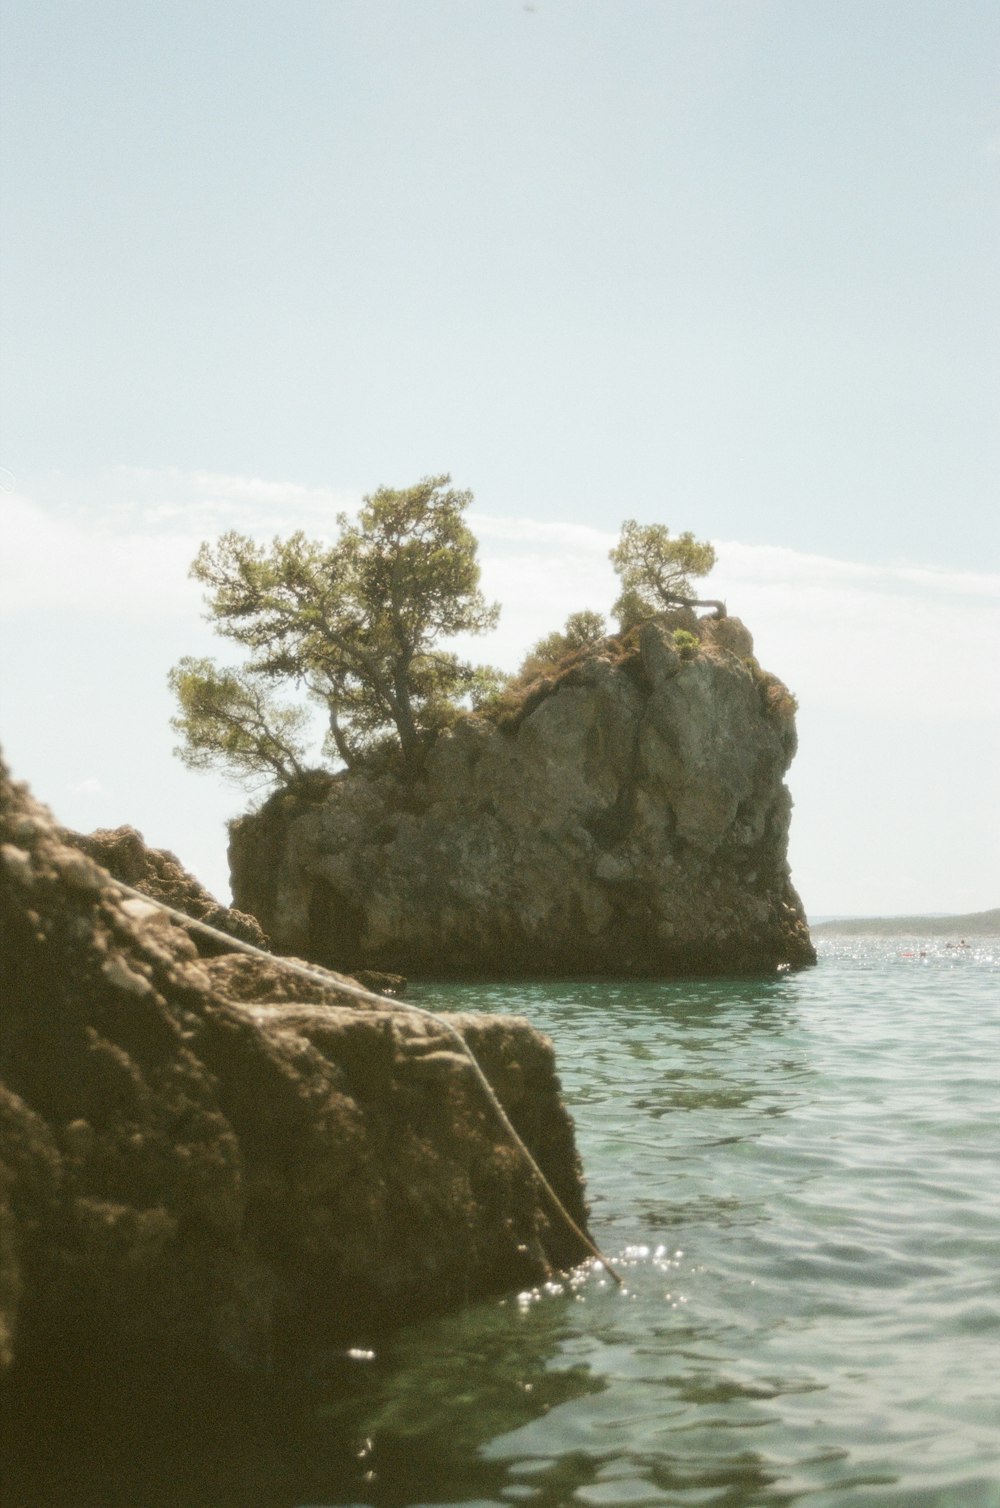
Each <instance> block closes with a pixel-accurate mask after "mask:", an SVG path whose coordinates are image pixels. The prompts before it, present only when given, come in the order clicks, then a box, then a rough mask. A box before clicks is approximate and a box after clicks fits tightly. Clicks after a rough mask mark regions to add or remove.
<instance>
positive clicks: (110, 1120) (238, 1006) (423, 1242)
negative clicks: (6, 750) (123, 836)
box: [0, 766, 585, 1383]
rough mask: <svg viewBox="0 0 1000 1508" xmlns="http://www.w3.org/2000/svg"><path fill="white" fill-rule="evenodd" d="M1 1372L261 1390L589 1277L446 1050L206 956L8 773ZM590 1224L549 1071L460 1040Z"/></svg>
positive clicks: (411, 1020)
mask: <svg viewBox="0 0 1000 1508" xmlns="http://www.w3.org/2000/svg"><path fill="white" fill-rule="evenodd" d="M0 996H2V999H3V1031H2V1036H0V1243H2V1250H3V1259H2V1262H0V1363H2V1366H3V1367H6V1368H8V1369H9V1371H10V1375H12V1376H15V1377H16V1376H17V1375H18V1374H20V1375H21V1376H22V1377H23V1376H24V1375H34V1376H38V1375H41V1376H44V1375H45V1374H46V1371H47V1369H51V1370H52V1371H53V1373H55V1372H58V1373H60V1374H63V1375H65V1374H66V1373H67V1372H70V1373H73V1372H75V1371H94V1370H96V1371H97V1373H99V1374H100V1375H103V1376H109V1375H112V1374H114V1375H116V1376H118V1377H120V1376H121V1375H123V1374H125V1375H127V1374H128V1373H129V1371H130V1370H133V1369H134V1370H137V1371H141V1370H142V1369H143V1368H145V1369H147V1370H149V1369H153V1370H155V1372H156V1375H157V1378H158V1379H159V1381H160V1382H161V1383H162V1382H163V1381H164V1379H167V1380H169V1379H170V1378H171V1377H174V1376H176V1377H182V1376H183V1377H184V1378H185V1379H187V1380H188V1381H190V1379H191V1378H192V1376H196V1375H198V1374H199V1372H204V1371H206V1370H207V1369H210V1368H214V1367H217V1366H219V1365H223V1366H224V1367H227V1368H234V1369H236V1370H238V1371H241V1372H243V1373H244V1374H251V1375H255V1374H263V1373H264V1372H267V1371H272V1370H273V1369H274V1368H276V1367H278V1366H280V1365H281V1364H282V1362H283V1361H287V1360H289V1359H296V1358H301V1356H302V1355H303V1353H306V1352H308V1351H309V1350H310V1349H311V1348H315V1347H317V1346H323V1345H329V1344H331V1343H336V1344H339V1343H350V1342H352V1341H355V1340H357V1339H359V1338H362V1337H364V1336H366V1335H369V1334H371V1333H374V1332H376V1331H378V1330H379V1329H382V1328H384V1327H386V1326H389V1325H394V1324H398V1323H400V1322H403V1321H408V1320H411V1319H414V1318H416V1317H418V1316H420V1315H422V1314H425V1313H428V1312H431V1311H434V1310H439V1309H442V1308H445V1307H447V1306H449V1305H455V1304H459V1303H462V1302H464V1301H466V1300H469V1299H472V1298H475V1297H477V1296H480V1295H485V1294H489V1293H495V1292H499V1291H502V1290H507V1289H511V1288H514V1287H518V1286H522V1285H524V1284H529V1283H532V1282H535V1281H538V1280H539V1279H541V1278H543V1277H545V1276H546V1275H548V1274H550V1273H551V1272H552V1271H553V1269H555V1268H557V1267H563V1266H568V1265H570V1264H572V1263H573V1262H575V1261H578V1260H579V1259H580V1258H581V1256H582V1253H581V1251H580V1248H579V1243H578V1242H577V1240H576V1239H575V1238H574V1237H573V1236H572V1235H571V1234H570V1233H569V1232H568V1230H567V1229H566V1227H565V1225H564V1224H563V1223H562V1222H561V1221H560V1220H559V1219H558V1217H557V1216H556V1215H555V1214H554V1213H553V1212H552V1210H551V1209H550V1207H549V1206H548V1204H547V1203H546V1202H545V1201H544V1199H543V1197H542V1195H541V1193H540V1191H539V1189H538V1186H537V1181H536V1180H535V1179H534V1177H533V1175H532V1174H531V1172H530V1171H529V1169H528V1167H527V1166H526V1164H525V1162H524V1159H523V1157H522V1156H520V1155H519V1154H518V1152H517V1151H516V1149H515V1148H514V1147H513V1146H512V1145H511V1144H510V1143H509V1142H508V1141H507V1140H506V1139H505V1137H504V1135H503V1133H502V1132H501V1130H500V1128H499V1126H498V1124H497V1122H496V1119H495V1116H494V1114H493V1112H492V1111H491V1109H490V1107H489V1105H488V1104H487V1102H486V1100H485V1098H484V1096H483V1093H482V1090H481V1088H479V1087H478V1086H477V1084H476V1082H475V1080H474V1078H473V1076H472V1074H471V1072H470V1070H469V1068H468V1065H467V1063H466V1061H465V1060H464V1058H463V1057H462V1056H461V1054H460V1053H459V1052H457V1051H456V1047H455V1043H454V1041H453V1040H452V1038H451V1037H450V1036H449V1035H448V1034H447V1033H446V1031H445V1030H444V1028H443V1027H441V1026H439V1025H438V1024H437V1023H435V1022H434V1021H429V1020H427V1019H425V1018H423V1017H420V1016H417V1015H415V1014H413V1013H412V1012H409V1011H407V1010H406V1009H405V1008H404V1007H402V1006H395V1005H386V1006H385V1007H379V1006H374V1007H373V1006H371V1005H369V1006H364V1005H359V1003H358V1002H357V1001H355V1000H352V999H349V997H347V996H341V997H339V998H338V997H337V996H336V995H332V996H331V995H330V994H328V993H327V992H326V991H324V990H321V989H319V988H317V987H313V986H311V985H310V984H309V982H308V981H305V980H296V981H295V983H294V984H291V983H290V982H289V975H288V974H287V972H285V971H283V969H282V966H281V964H280V961H278V960H275V961H274V963H273V964H272V963H271V962H270V961H269V960H266V959H257V958H248V957H246V956H236V955H224V956H221V957H217V958H214V959H203V958H201V957H199V955H198V953H197V951H196V948H195V945H194V943H193V942H192V941H191V938H190V937H189V936H188V934H187V933H186V931H185V930H184V929H183V928H182V927H180V926H179V925H177V924H175V923H173V922H172V921H171V920H170V919H169V918H168V917H166V916H165V915H164V914H163V913H162V912H161V911H159V910H158V909H156V908H155V907H154V906H153V905H152V904H150V903H147V902H145V901H143V900H140V899H137V898H135V897H126V896H124V895H123V894H122V893H121V891H120V890H119V889H117V888H116V886H115V885H114V883H113V881H112V880H111V877H110V876H109V874H108V873H107V871H106V870H104V869H102V868H101V867H100V866H99V865H98V864H97V863H95V862H94V860H93V859H91V858H90V857H88V856H87V855H86V854H84V853H83V852H81V851H79V849H78V848H77V847H73V846H70V845H68V844H67V843H66V842H65V841H64V835H63V834H62V833H61V832H60V830H59V829H58V828H57V826H56V825H55V823H54V822H53V821H52V819H51V817H50V816H49V814H48V813H47V812H46V811H45V810H44V809H43V808H41V807H40V806H39V805H37V804H36V803H35V802H34V801H33V799H32V798H31V797H30V795H29V794H28V792H27V790H26V788H24V787H23V786H18V785H16V784H14V783H13V782H11V780H10V779H9V778H8V775H7V772H6V770H5V769H4V768H3V767H2V766H0ZM449 1019H451V1020H452V1021H453V1022H454V1024H455V1025H456V1026H457V1027H458V1029H459V1031H460V1032H461V1033H462V1034H463V1035H464V1036H465V1038H466V1039H467V1041H468V1042H469V1044H470V1045H471V1046H472V1047H473V1048H474V1050H475V1052H476V1054H477V1057H478V1058H479V1061H480V1063H481V1065H482V1067H483V1069H484V1071H485V1073H486V1075H487V1077H488V1078H489V1080H490V1082H491V1084H492V1085H493V1087H494V1089H495V1091H496V1093H497V1095H498V1097H499V1098H500V1100H501V1103H502V1104H503V1106H504V1108H505V1110H506V1111H507V1113H508V1115H509V1116H510V1118H511V1120H512V1121H513V1122H514V1124H515V1126H516V1127H517V1129H518V1131H519V1133H520V1135H521V1136H522V1137H523V1138H524V1140H525V1142H526V1144H527V1145H528V1146H529V1148H530V1149H531V1151H532V1153H533V1155H534V1156H535V1158H536V1159H537V1161H538V1163H539V1165H540V1167H541V1168H542V1170H543V1171H544V1173H545V1174H546V1176H547V1177H548V1178H549V1180H550V1181H551V1183H552V1184H553V1186H554V1187H555V1189H556V1191H557V1192H558V1194H559V1196H560V1198H561V1199H562V1200H563V1201H564V1203H565V1205H566V1206H567V1208H568V1210H569V1212H570V1214H571V1215H572V1216H573V1218H574V1219H575V1220H577V1221H578V1222H579V1223H581V1224H582V1223H583V1221H584V1219H585V1208H584V1200H583V1188H582V1181H581V1175H580V1168H579V1163H578V1159H577V1156H576V1152H575V1148H574V1143H573V1132H572V1124H571V1121H570V1119H569V1116H568V1115H567V1112H566V1110H565V1109H564V1107H563V1105H562V1102H561V1100H560V1097H559V1085H558V1080H557V1077H556V1074H555V1065H554V1059H553V1053H552V1048H551V1044H550V1043H549V1042H548V1040H547V1039H546V1038H544V1037H542V1036H541V1035H540V1034H539V1033H538V1032H536V1031H535V1030H534V1029H533V1028H532V1027H531V1026H530V1025H529V1024H528V1023H527V1022H526V1021H524V1020H522V1019H519V1018H517V1017H487V1016H456V1017H452V1018H449Z"/></svg>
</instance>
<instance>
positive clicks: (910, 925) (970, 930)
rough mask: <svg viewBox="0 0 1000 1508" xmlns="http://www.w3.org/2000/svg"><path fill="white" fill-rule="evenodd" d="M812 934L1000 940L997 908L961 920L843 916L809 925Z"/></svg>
mask: <svg viewBox="0 0 1000 1508" xmlns="http://www.w3.org/2000/svg"><path fill="white" fill-rule="evenodd" d="M809 931H810V932H811V933H813V934H816V933H827V934H838V935H839V936H841V937H845V936H846V937H895V936H900V935H903V936H913V937H1000V907H997V908H996V909H994V910H993V911H970V912H966V913H965V914H964V915H962V916H940V915H932V916H843V917H834V918H831V919H829V920H825V921H821V922H810V924H809Z"/></svg>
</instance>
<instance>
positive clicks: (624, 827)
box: [230, 610, 815, 977]
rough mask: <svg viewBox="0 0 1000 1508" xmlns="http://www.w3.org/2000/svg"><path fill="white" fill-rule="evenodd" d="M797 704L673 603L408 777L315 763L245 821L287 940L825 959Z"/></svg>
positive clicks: (251, 859)
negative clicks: (792, 826)
mask: <svg viewBox="0 0 1000 1508" xmlns="http://www.w3.org/2000/svg"><path fill="white" fill-rule="evenodd" d="M795 747H796V735H795V703H794V699H793V698H792V696H791V695H790V693H789V692H788V690H787V688H786V687H785V686H783V685H782V683H781V682H780V681H778V680H777V679H776V678H775V677H774V676H771V675H768V674H767V673H765V672H763V671H762V670H761V669H760V667H759V666H758V665H757V662H756V660H755V659H754V658H753V644H752V641H751V638H750V635H749V633H748V632H747V630H746V629H745V628H744V627H743V625H742V624H741V623H740V622H739V621H738V620H737V619H734V618H722V619H714V618H706V619H699V618H697V617H695V615H694V614H693V613H692V612H691V611H690V610H679V611H677V612H676V613H672V614H670V615H669V616H667V617H664V618H663V619H660V620H658V621H656V622H654V623H650V624H647V625H646V627H645V628H644V629H643V631H642V633H641V636H637V638H636V639H635V640H634V641H633V642H632V643H628V642H625V643H622V642H619V641H609V642H608V644H607V645H606V646H605V647H604V648H603V650H602V651H600V652H592V653H591V654H590V655H589V657H587V656H586V655H584V656H582V657H580V658H579V659H578V660H577V662H576V663H573V664H571V665H569V666H568V667H567V668H566V669H564V670H563V672H562V673H561V674H560V675H558V676H554V677H552V678H550V679H548V680H542V681H539V682H538V683H537V684H536V685H535V686H534V687H532V688H530V689H529V690H528V691H527V692H526V693H525V694H524V695H523V696H522V698H521V699H520V701H519V702H517V703H516V704H512V705H511V706H510V708H509V709H508V710H507V711H506V713H505V714H504V715H503V716H501V717H500V720H499V723H497V722H496V721H494V722H493V723H489V722H487V721H485V720H483V719H476V718H469V719H467V720H465V721H463V722H462V723H460V724H459V725H458V726H457V727H456V728H455V729H454V730H453V731H452V732H451V733H449V734H446V735H445V736H443V737H442V738H441V739H439V741H438V742H437V744H435V746H434V747H433V749H432V750H431V752H430V754H429V756H428V760H427V766H426V771H425V773H424V775H423V777H422V778H421V779H419V780H418V781H416V782H415V783H411V784H409V785H404V784H402V783H400V782H399V781H398V780H397V779H395V778H394V777H393V776H392V775H391V774H387V773H386V774H381V775H378V774H372V773H368V774H364V773H358V772H353V773H351V774H350V775H341V776H339V777H331V776H327V777H324V776H322V775H316V776H313V777H311V778H310V779H309V780H307V781H305V782H303V783H302V785H301V786H300V787H299V788H297V789H296V790H294V791H286V792H283V793H279V794H278V795H277V796H275V797H274V798H272V800H271V801H270V802H268V804H267V805H266V806H265V807H264V808H263V809H262V810H261V811H260V812H259V813H256V814H252V815H250V816H247V817H244V818H242V819H240V820H239V821H238V822H236V823H235V824H234V825H233V827H232V836H231V845H230V863H231V870H232V882H233V894H234V897H235V900H236V904H237V905H238V906H240V907H242V908H244V909H246V910H248V911H252V912H253V914H254V915H255V916H258V917H259V918H260V919H261V922H262V924H263V926H264V927H265V929H266V930H267V931H268V933H269V934H270V935H271V937H272V939H273V942H274V945H275V946H276V947H277V948H280V949H282V950H283V951H288V952H295V953H300V954H303V955H305V956H308V957H311V958H315V959H318V960H320V961H323V962H327V963H330V964H333V965H336V966H337V967H341V968H349V969H354V968H357V967H369V968H389V969H401V970H403V971H404V972H405V973H407V974H418V975H421V974H422V975H424V976H430V977H435V976H444V975H451V976H474V975H477V974H478V975H489V976H494V977H503V976H517V975H521V976H531V975H543V974H570V975H577V974H605V975H628V974H648V975H662V974H674V973H691V972H696V973H702V972H731V971H743V970H752V971H768V970H772V969H774V968H776V967H779V966H782V965H786V966H793V967H794V966H800V965H803V964H808V963H812V962H814V961H815V953H814V952H813V948H812V945H811V943H810V940H809V933H808V929H807V925H806V919H805V915H804V913H803V910H802V905H801V902H800V900H799V897H798V895H797V894H796V892H795V890H794V888H793V886H792V883H791V880H790V877H789V869H788V862H787V845H788V830H789V820H790V814H791V798H790V796H789V793H788V790H787V787H786V786H785V784H784V774H785V771H786V770H787V768H788V765H789V763H790V762H791V759H792V756H793V754H794V752H795Z"/></svg>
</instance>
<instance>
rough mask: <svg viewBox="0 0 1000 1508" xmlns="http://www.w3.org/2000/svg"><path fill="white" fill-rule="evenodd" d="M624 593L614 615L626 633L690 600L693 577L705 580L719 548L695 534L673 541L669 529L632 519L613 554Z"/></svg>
mask: <svg viewBox="0 0 1000 1508" xmlns="http://www.w3.org/2000/svg"><path fill="white" fill-rule="evenodd" d="M609 558H610V560H611V564H612V565H613V566H614V568H615V570H616V572H617V573H618V576H619V577H620V579H621V584H622V589H621V594H620V595H619V597H618V600H617V602H616V603H615V605H614V607H613V608H612V612H613V613H614V614H615V617H616V618H617V619H618V621H619V623H620V624H621V628H622V632H627V630H628V629H630V628H634V627H635V625H636V624H637V623H642V622H643V621H644V620H645V619H647V618H652V617H655V616H656V614H657V613H662V612H664V611H666V609H667V608H670V607H676V606H677V605H678V604H679V603H683V602H685V601H690V600H691V598H692V596H693V593H692V590H691V578H692V577H694V576H707V575H708V573H709V571H710V570H711V569H712V567H713V566H714V565H715V549H714V548H713V546H712V545H711V544H709V543H708V542H707V540H698V539H695V537H694V535H693V534H691V533H686V534H680V535H678V536H677V538H676V539H672V538H671V537H670V530H669V529H668V528H667V527H666V525H665V524H639V523H636V521H635V519H634V518H628V519H626V520H625V522H624V523H623V524H622V532H621V538H620V539H619V541H618V543H617V544H616V545H615V547H614V549H613V550H611V551H610V552H609Z"/></svg>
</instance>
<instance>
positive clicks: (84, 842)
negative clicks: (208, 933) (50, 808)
mask: <svg viewBox="0 0 1000 1508" xmlns="http://www.w3.org/2000/svg"><path fill="white" fill-rule="evenodd" d="M60 837H61V838H62V839H63V840H64V842H66V843H68V844H70V845H71V846H72V847H73V848H79V849H80V850H81V851H82V852H83V853H85V854H89V855H90V857H91V858H92V859H96V860H97V862H98V864H100V865H101V867H102V868H104V869H106V870H107V871H108V873H109V874H112V875H114V877H115V879H116V880H124V882H125V884H126V885H131V886H132V887H133V889H135V890H141V891H142V892H143V894H144V895H148V896H150V897H151V899H153V900H155V901H162V902H163V904H164V905H165V906H172V907H173V908H174V910H175V911H183V912H185V913H186V914H187V915H188V916H192V917H194V919H195V920H196V921H201V922H205V923H206V925H207V926H209V927H214V928H215V929H216V931H218V932H226V933H228V934H229V936H230V937H235V938H238V939H239V941H240V942H248V943H253V945H254V947H257V948H266V947H267V945H268V943H267V938H266V936H265V935H264V933H263V932H262V931H261V927H260V923H259V922H258V921H257V918H256V917H254V916H248V915H247V913H246V912H245V911H236V910H234V909H233V908H232V907H230V906H222V905H220V904H219V902H218V901H217V900H216V899H215V896H214V895H212V894H211V893H210V892H209V891H208V890H206V889H205V887H204V885H202V884H201V883H200V882H199V881H198V880H196V879H195V877H194V875H192V874H189V873H188V871H187V870H186V869H185V868H184V866H183V865H182V864H181V862H180V860H179V859H178V857H177V855H176V854H172V853H170V851H169V850H168V849H165V848H147V846H146V843H145V841H144V840H143V836H142V834H141V833H140V832H137V831H136V829H135V828H134V827H111V828H106V827H102V828H98V829H97V831H96V832H92V833H74V832H70V831H68V830H66V829H61V830H60ZM195 942H196V945H197V947H198V951H199V952H200V953H204V954H208V955H209V956H212V955H213V954H215V953H218V951H219V947H218V946H216V945H214V944H212V943H209V942H208V941H207V940H206V938H205V935H204V933H202V934H195Z"/></svg>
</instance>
